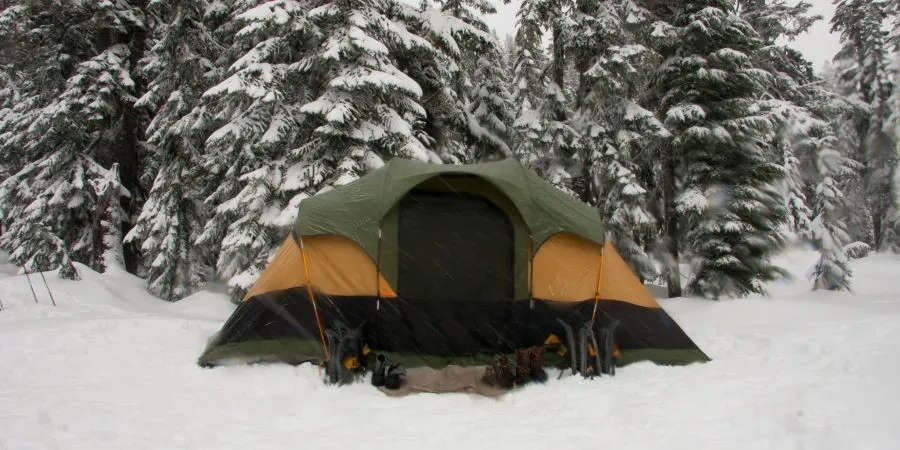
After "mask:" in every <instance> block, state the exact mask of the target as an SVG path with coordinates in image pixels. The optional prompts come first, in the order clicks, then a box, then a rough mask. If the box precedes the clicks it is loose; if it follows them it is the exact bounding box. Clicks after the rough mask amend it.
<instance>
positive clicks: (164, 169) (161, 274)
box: [126, 0, 218, 301]
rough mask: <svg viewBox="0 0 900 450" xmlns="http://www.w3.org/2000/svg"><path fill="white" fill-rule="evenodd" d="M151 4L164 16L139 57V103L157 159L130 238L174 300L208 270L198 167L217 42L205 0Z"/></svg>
mask: <svg viewBox="0 0 900 450" xmlns="http://www.w3.org/2000/svg"><path fill="white" fill-rule="evenodd" d="M150 7H151V8H152V11H153V12H154V13H155V15H156V16H157V17H159V18H160V20H161V22H160V23H156V24H155V25H156V27H155V28H156V33H155V38H154V42H153V45H152V47H151V49H150V50H149V51H148V53H147V55H146V56H145V58H144V60H143V61H142V69H143V72H144V73H145V74H146V75H147V78H148V79H149V80H150V81H149V83H148V89H147V92H146V93H144V95H143V96H142V97H141V98H140V99H139V100H138V106H139V107H145V108H148V109H150V110H151V111H153V113H154V117H153V120H152V121H151V122H150V124H149V126H148V127H147V136H148V138H147V145H148V147H149V148H150V151H151V152H152V153H151V154H152V156H153V159H154V160H155V164H154V165H153V169H154V170H152V175H151V177H152V180H151V183H152V185H151V188H150V192H149V195H148V198H147V201H146V202H145V203H144V206H143V209H142V210H141V213H140V216H139V217H138V218H137V221H136V223H135V226H134V228H132V230H131V232H130V233H129V234H128V235H127V236H126V241H128V242H132V241H133V242H138V243H139V246H140V248H141V253H142V257H143V263H144V271H145V272H146V273H145V276H146V282H147V287H148V289H149V290H150V292H152V293H154V294H155V295H157V296H159V297H161V298H163V299H165V300H168V301H175V300H179V299H181V298H183V297H185V296H187V295H190V294H191V293H192V292H194V290H196V289H197V288H198V287H199V286H200V284H201V283H202V281H203V273H204V271H205V270H204V269H205V267H204V264H203V256H204V255H202V254H201V253H200V250H201V249H200V248H198V247H196V246H195V245H194V242H195V241H196V238H197V236H198V235H199V233H200V232H201V230H202V227H203V225H204V223H205V220H206V211H205V209H206V208H205V206H204V205H203V192H202V186H203V184H202V183H201V180H203V179H204V178H206V177H205V176H204V175H203V174H202V173H201V172H200V170H199V168H201V167H202V165H201V163H202V161H203V160H202V155H203V153H204V148H203V141H204V139H205V138H206V137H207V136H208V134H209V132H210V131H211V130H210V129H209V128H210V127H211V125H212V119H211V117H209V108H208V107H207V106H206V105H204V104H203V103H202V102H201V95H202V93H203V92H204V91H205V90H206V89H207V88H208V87H209V84H210V80H209V75H210V72H211V71H212V70H213V68H214V63H213V59H214V56H215V55H216V54H217V51H218V45H217V43H216V42H215V40H214V38H213V36H212V34H211V32H210V30H209V28H208V26H207V23H206V21H205V16H206V13H207V12H208V8H209V2H208V1H206V0H180V1H178V2H174V3H170V2H163V1H161V0H155V1H153V2H151V5H150Z"/></svg>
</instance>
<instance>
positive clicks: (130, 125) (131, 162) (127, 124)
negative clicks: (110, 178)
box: [115, 2, 147, 273]
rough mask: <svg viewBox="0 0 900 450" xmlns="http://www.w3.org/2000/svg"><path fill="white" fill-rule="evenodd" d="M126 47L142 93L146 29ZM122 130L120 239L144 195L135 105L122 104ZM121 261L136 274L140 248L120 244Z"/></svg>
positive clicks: (139, 125)
mask: <svg viewBox="0 0 900 450" xmlns="http://www.w3.org/2000/svg"><path fill="white" fill-rule="evenodd" d="M141 3H142V6H141V7H142V8H146V2H141ZM129 38H130V39H129V42H128V44H129V47H130V48H131V60H130V62H131V67H132V79H133V80H134V83H135V86H134V91H135V92H143V91H144V86H143V84H144V82H143V79H142V78H141V77H140V74H139V72H138V71H137V70H136V68H137V66H138V62H139V61H140V60H141V58H143V56H144V50H145V47H146V41H147V30H145V29H142V28H138V29H133V30H131V35H130V36H129ZM121 127H122V128H121V130H120V135H119V145H118V146H117V149H118V152H116V154H115V159H116V160H115V162H116V163H118V164H119V170H120V172H119V174H120V176H121V183H122V185H123V186H124V187H125V188H126V189H128V191H129V192H130V193H131V198H130V199H128V198H122V199H121V201H122V210H123V211H125V212H126V217H125V220H123V221H122V236H125V235H127V234H128V232H129V231H130V230H131V227H132V225H133V224H132V219H133V218H135V217H137V215H138V214H139V212H140V207H141V204H142V203H143V201H142V200H143V198H144V194H145V193H144V192H143V187H142V186H141V184H140V176H141V158H140V142H141V138H142V134H143V127H142V123H141V117H140V112H139V111H138V110H137V108H136V107H135V106H134V104H126V105H124V108H123V112H122V118H121ZM122 253H123V255H122V256H123V258H124V260H125V270H127V271H128V272H129V273H136V272H137V268H138V261H140V249H139V247H138V245H137V244H135V243H126V244H123V248H122Z"/></svg>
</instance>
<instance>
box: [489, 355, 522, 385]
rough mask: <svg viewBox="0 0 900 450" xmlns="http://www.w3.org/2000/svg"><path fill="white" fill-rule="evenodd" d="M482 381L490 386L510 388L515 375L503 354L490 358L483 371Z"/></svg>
mask: <svg viewBox="0 0 900 450" xmlns="http://www.w3.org/2000/svg"><path fill="white" fill-rule="evenodd" d="M482 381H483V382H484V383H485V384H488V385H490V386H499V387H501V388H503V389H510V388H512V387H513V383H515V381H516V376H515V375H514V374H513V373H512V370H511V369H510V367H509V360H508V359H506V357H505V356H503V355H496V356H494V358H493V359H491V365H490V367H488V369H487V371H486V372H485V374H484V378H482Z"/></svg>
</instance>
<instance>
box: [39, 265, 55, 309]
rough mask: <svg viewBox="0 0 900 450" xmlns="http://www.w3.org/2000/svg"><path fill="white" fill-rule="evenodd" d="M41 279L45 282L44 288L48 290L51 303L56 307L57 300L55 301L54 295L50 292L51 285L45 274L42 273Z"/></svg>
mask: <svg viewBox="0 0 900 450" xmlns="http://www.w3.org/2000/svg"><path fill="white" fill-rule="evenodd" d="M41 279H42V280H44V287H46V288H47V293H48V294H50V302H51V303H53V306H54V307H55V306H56V300H54V299H53V293H52V292H50V285H49V284H47V279H46V278H44V272H41Z"/></svg>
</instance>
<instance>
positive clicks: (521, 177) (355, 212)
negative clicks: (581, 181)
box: [294, 158, 605, 260]
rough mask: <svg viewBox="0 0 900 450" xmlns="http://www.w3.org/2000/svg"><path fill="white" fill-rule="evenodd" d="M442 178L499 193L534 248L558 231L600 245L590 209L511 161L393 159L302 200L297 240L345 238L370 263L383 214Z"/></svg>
mask: <svg viewBox="0 0 900 450" xmlns="http://www.w3.org/2000/svg"><path fill="white" fill-rule="evenodd" d="M444 174H446V175H454V174H455V175H474V176H476V177H479V178H481V179H483V180H485V181H486V182H488V183H490V184H491V185H493V186H494V187H496V188H497V189H499V191H500V192H502V193H503V194H504V195H506V196H507V197H508V198H509V200H510V201H512V203H513V204H514V205H515V207H516V209H518V211H519V214H520V215H521V217H522V219H523V220H524V222H525V224H526V226H527V228H528V230H529V231H530V232H531V234H532V236H533V237H534V247H535V250H536V249H537V248H538V247H540V245H541V244H543V243H544V241H546V240H547V239H548V238H550V237H551V236H553V235H554V234H557V233H560V232H571V233H574V234H577V235H579V236H581V237H582V238H584V239H588V240H591V241H594V242H596V243H597V244H601V245H602V244H603V240H604V236H605V235H604V230H603V226H602V222H601V221H600V217H599V215H598V214H597V212H596V211H595V210H594V208H592V207H590V206H588V205H586V204H584V203H582V202H580V201H578V200H577V199H575V198H573V197H571V196H569V195H567V194H565V193H564V192H562V191H560V190H559V189H557V188H556V187H554V186H553V185H551V184H549V183H547V182H546V181H544V180H543V179H541V178H540V177H539V176H538V175H537V174H535V173H533V172H531V171H529V170H527V169H525V168H524V167H523V166H522V165H521V164H520V163H519V162H518V161H515V160H513V159H507V160H503V161H494V162H487V163H480V164H470V165H441V164H428V163H423V162H418V161H411V160H406V159H400V158H395V159H393V160H391V161H390V162H388V163H387V164H386V165H385V166H384V167H382V168H380V169H378V170H375V171H373V172H372V173H370V174H368V175H366V176H364V177H362V178H360V179H358V180H356V181H354V182H352V183H349V184H347V185H344V186H341V187H338V188H335V189H333V190H331V191H329V192H325V193H322V194H319V195H316V196H313V197H309V198H306V199H304V200H303V201H302V202H301V204H300V214H299V215H298V217H297V222H296V225H295V228H294V230H295V233H296V234H297V235H299V236H301V237H302V236H309V235H318V234H337V235H342V236H345V237H347V238H348V239H350V240H352V241H354V242H356V243H357V244H358V245H359V246H360V247H362V248H363V249H364V250H365V251H366V253H368V254H369V256H371V257H372V259H373V260H375V259H376V257H377V254H378V234H379V229H380V228H381V226H382V222H383V220H384V218H385V216H386V215H387V214H388V212H389V211H390V210H391V209H392V208H393V207H394V205H395V204H396V203H397V202H398V201H399V200H400V199H401V198H403V196H404V195H406V193H407V192H409V191H410V190H412V189H413V188H415V187H416V186H418V185H419V184H420V183H422V182H424V181H426V180H429V179H431V178H434V177H436V176H439V175H444Z"/></svg>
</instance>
